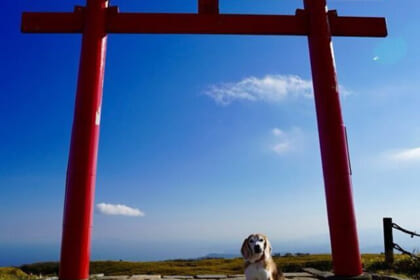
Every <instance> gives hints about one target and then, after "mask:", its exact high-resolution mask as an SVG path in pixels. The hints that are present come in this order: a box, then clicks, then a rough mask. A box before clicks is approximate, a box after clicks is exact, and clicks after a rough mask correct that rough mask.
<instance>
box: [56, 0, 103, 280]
mask: <svg viewBox="0 0 420 280" xmlns="http://www.w3.org/2000/svg"><path fill="white" fill-rule="evenodd" d="M107 6H108V1H107V0H87V6H86V10H85V17H86V18H87V19H89V20H86V21H85V25H84V29H83V36H82V49H81V55H80V66H79V76H78V83H77V92H76V102H75V103H76V104H75V110H74V119H73V129H72V136H71V144H70V154H69V161H68V166H67V179H66V195H65V202H64V216H63V234H62V241H61V258H60V275H59V277H60V279H61V280H79V279H88V278H89V260H90V248H91V246H90V241H91V233H92V218H93V206H94V196H95V181H96V166H97V154H98V140H99V124H100V117H101V104H102V90H103V81H104V68H105V51H106V32H105V16H106V7H107Z"/></svg>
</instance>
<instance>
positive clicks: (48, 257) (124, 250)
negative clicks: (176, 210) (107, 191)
mask: <svg viewBox="0 0 420 280" xmlns="http://www.w3.org/2000/svg"><path fill="white" fill-rule="evenodd" d="M239 246H240V245H239ZM239 246H238V245H237V244H228V245H226V244H225V245H222V246H220V245H218V244H216V243H213V244H208V245H205V246H203V245H201V244H196V243H192V244H186V243H181V242H178V243H163V244H156V243H153V242H151V243H147V244H140V243H135V242H133V243H132V242H124V241H118V242H117V241H113V242H109V243H102V242H101V243H94V244H93V246H92V250H91V259H92V260H127V261H158V260H168V259H196V258H203V257H204V258H205V257H212V258H234V257H239V256H240V252H239V250H240V249H239V248H237V247H239ZM273 247H274V248H279V249H280V250H274V252H275V253H280V254H285V253H289V252H290V253H330V248H329V244H328V243H324V244H318V245H312V246H311V245H308V244H303V243H302V244H299V243H297V242H292V243H290V242H289V243H287V244H275V243H273ZM361 250H362V252H365V253H379V252H381V250H382V248H381V246H370V247H361ZM59 255H60V244H35V245H34V244H1V243H0V266H20V265H22V264H28V263H35V262H46V261H58V260H59Z"/></svg>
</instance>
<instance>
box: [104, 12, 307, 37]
mask: <svg viewBox="0 0 420 280" xmlns="http://www.w3.org/2000/svg"><path fill="white" fill-rule="evenodd" d="M106 30H107V32H109V33H158V34H159V33H160V34H239V35H241V34H242V35H306V34H307V32H308V31H307V30H308V28H307V18H306V16H294V15H232V14H217V15H214V14H209V15H208V14H146V13H145V14H142V13H115V14H111V13H110V15H109V18H108V20H107V27H106Z"/></svg>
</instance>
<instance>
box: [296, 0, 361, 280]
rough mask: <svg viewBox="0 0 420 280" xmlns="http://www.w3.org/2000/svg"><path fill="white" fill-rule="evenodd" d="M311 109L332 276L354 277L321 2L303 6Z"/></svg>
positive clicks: (356, 268)
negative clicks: (307, 28) (312, 100)
mask: <svg viewBox="0 0 420 280" xmlns="http://www.w3.org/2000/svg"><path fill="white" fill-rule="evenodd" d="M304 4H305V10H306V12H308V13H309V22H310V24H309V26H310V31H309V35H308V43H309V53H310V59H311V68H312V83H313V88H314V97H315V106H316V113H317V121H318V132H319V142H320V146H321V158H322V169H323V173H324V184H325V194H326V200H327V212H328V222H329V229H330V240H331V249H332V255H333V267H334V273H335V274H336V275H360V274H362V264H361V258H360V252H359V242H358V238H357V229H356V219H355V214H354V207H353V196H352V188H351V174H350V173H351V172H350V160H349V157H348V155H349V153H348V150H347V137H346V131H345V126H344V122H343V118H342V115H341V106H340V97H339V92H338V89H339V85H338V82H337V78H336V72H335V61H334V54H333V49H332V48H333V46H332V40H331V31H330V25H329V20H328V14H327V6H326V1H325V0H304Z"/></svg>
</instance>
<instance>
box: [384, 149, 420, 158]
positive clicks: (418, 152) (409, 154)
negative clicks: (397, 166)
mask: <svg viewBox="0 0 420 280" xmlns="http://www.w3.org/2000/svg"><path fill="white" fill-rule="evenodd" d="M387 156H388V158H389V159H391V160H393V161H397V162H413V161H420V147H417V148H411V149H401V150H396V151H391V152H388V153H387Z"/></svg>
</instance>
